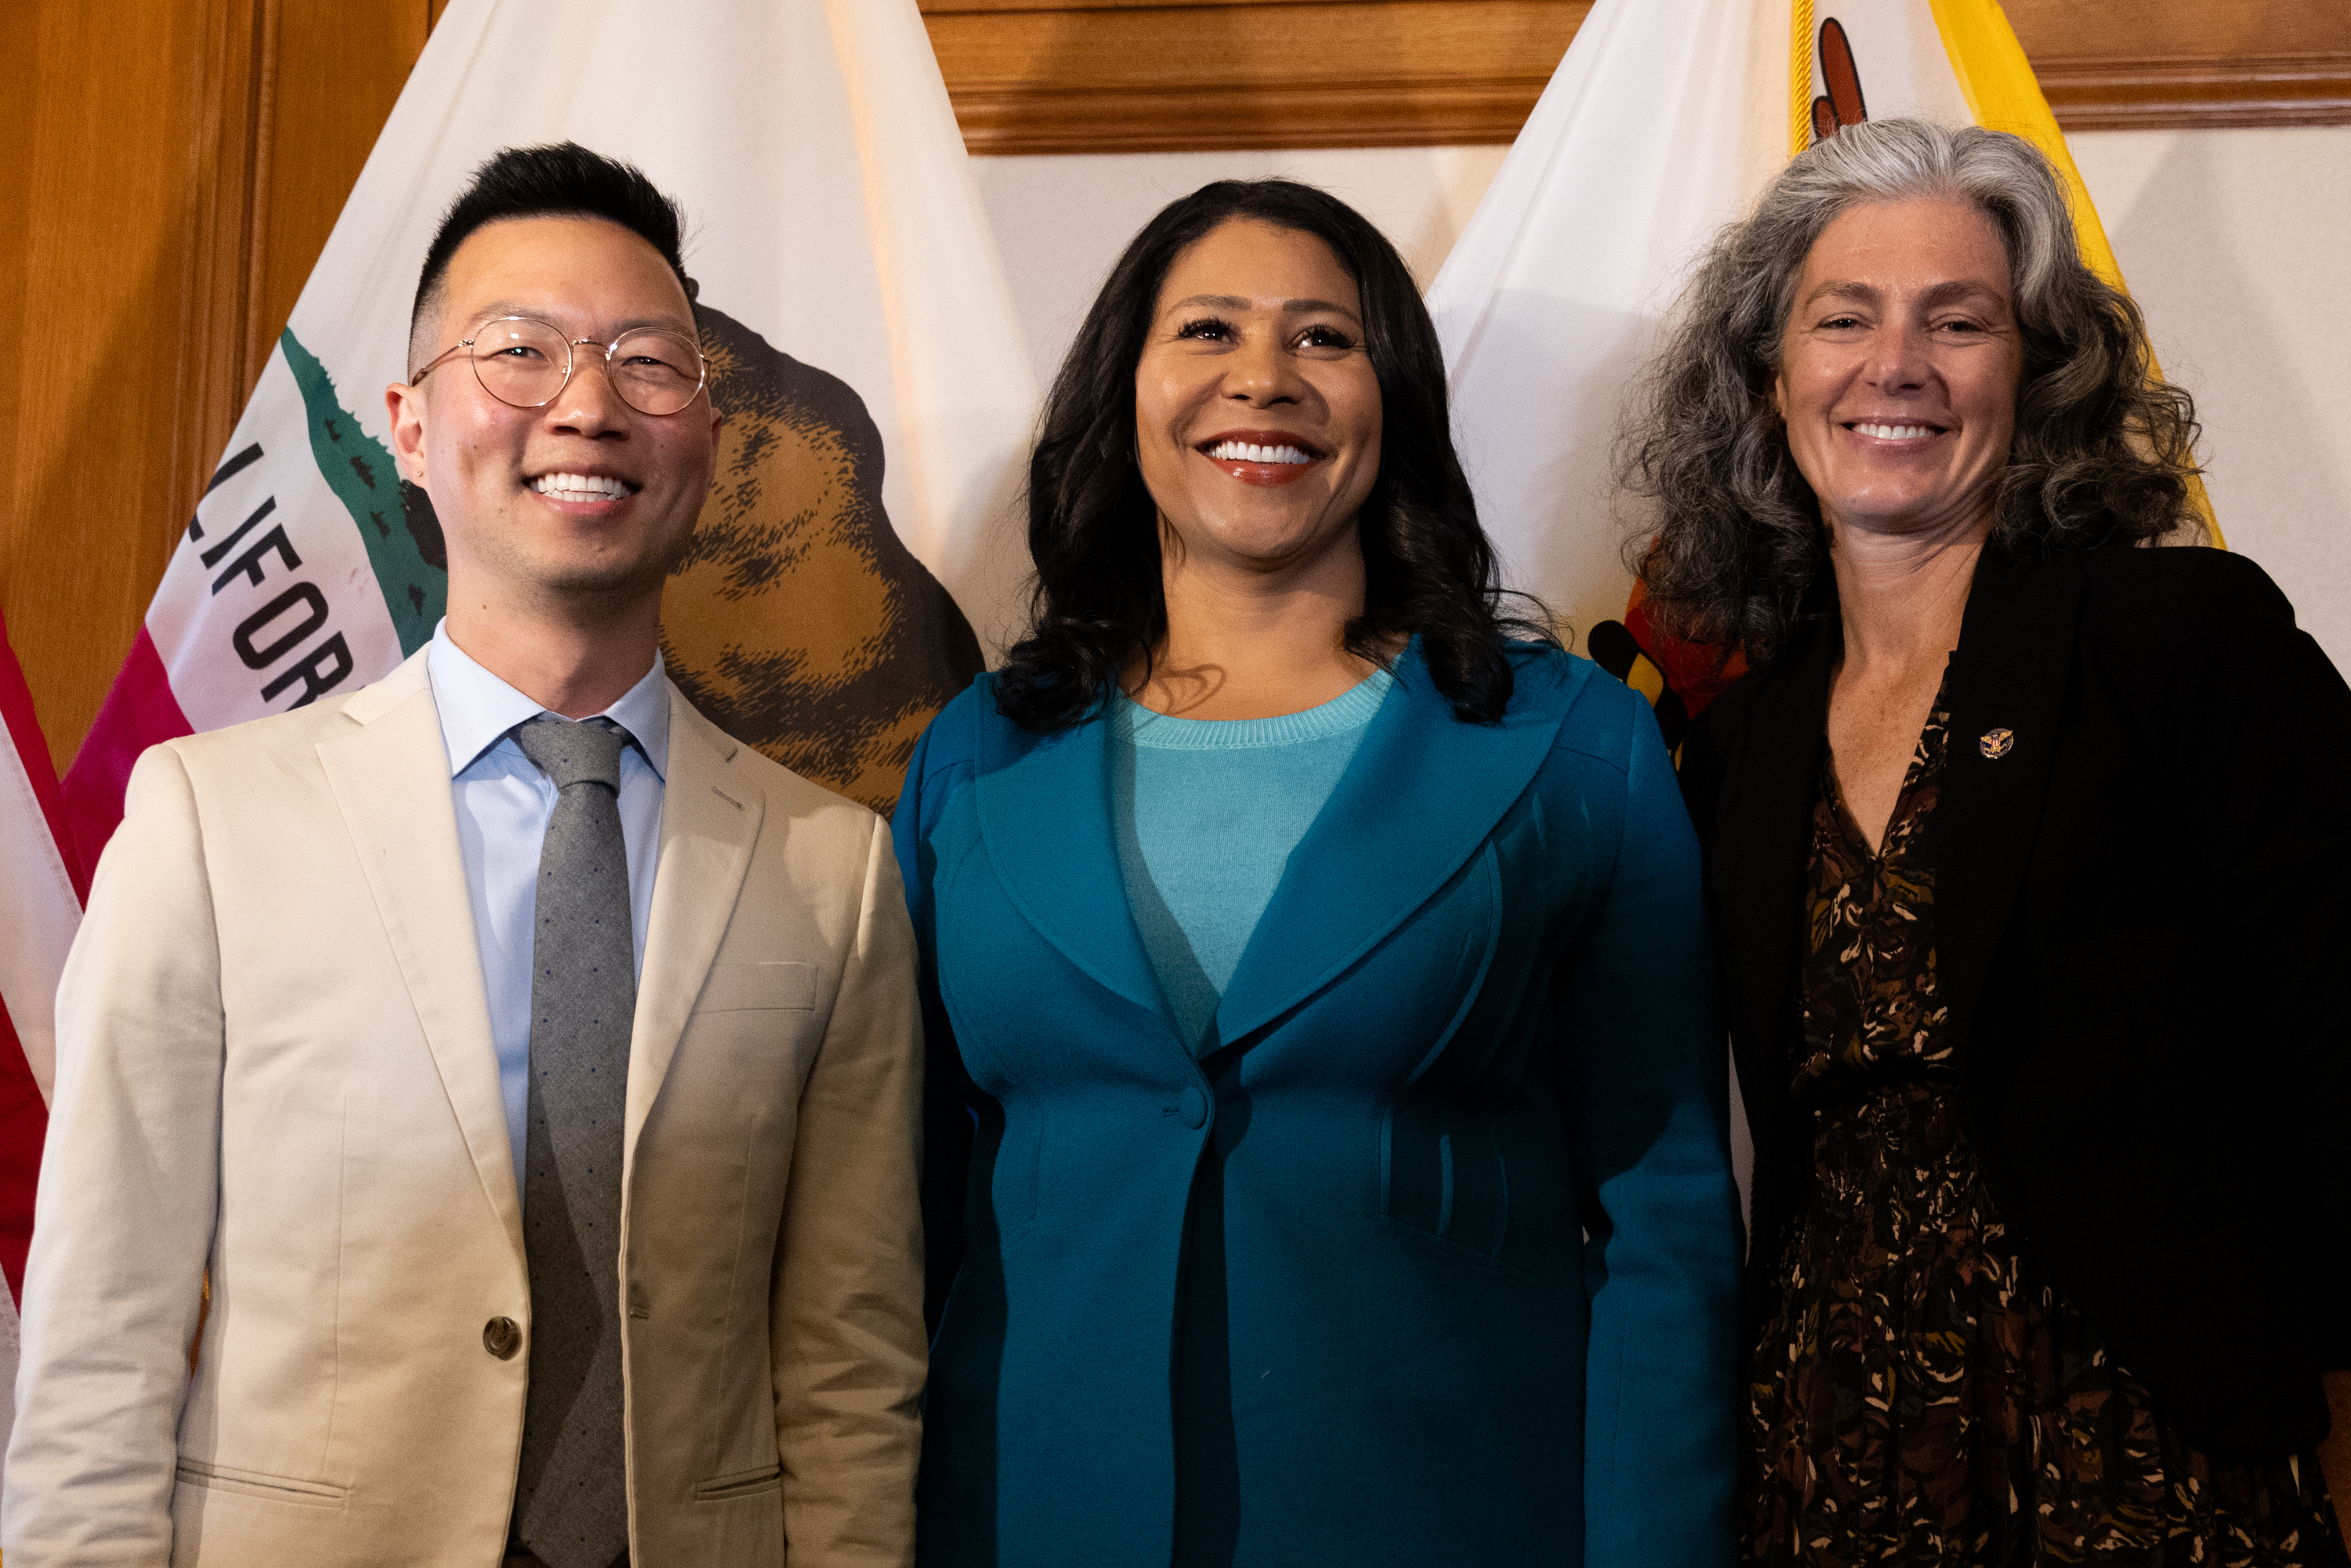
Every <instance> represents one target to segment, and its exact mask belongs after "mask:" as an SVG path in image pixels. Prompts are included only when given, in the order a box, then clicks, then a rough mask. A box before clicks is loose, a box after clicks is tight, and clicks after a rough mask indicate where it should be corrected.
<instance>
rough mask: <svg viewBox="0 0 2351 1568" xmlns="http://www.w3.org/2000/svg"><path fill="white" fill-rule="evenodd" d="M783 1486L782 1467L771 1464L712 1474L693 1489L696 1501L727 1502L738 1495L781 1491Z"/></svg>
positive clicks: (747, 1495) (755, 1494)
mask: <svg viewBox="0 0 2351 1568" xmlns="http://www.w3.org/2000/svg"><path fill="white" fill-rule="evenodd" d="M783 1487H784V1467H783V1466H782V1465H781V1464H773V1465H769V1466H768V1467H767V1468H766V1469H757V1470H737V1471H735V1472H734V1473H733V1474H731V1475H724V1476H713V1477H711V1478H710V1479H708V1480H706V1481H703V1482H700V1483H699V1484H697V1485H696V1486H695V1489H694V1500H695V1501H696V1502H729V1501H732V1500H734V1499H736V1498H738V1497H757V1496H758V1495H759V1494H760V1493H761V1492H771V1491H781V1490H783Z"/></svg>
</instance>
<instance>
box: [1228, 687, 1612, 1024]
mask: <svg viewBox="0 0 2351 1568" xmlns="http://www.w3.org/2000/svg"><path fill="white" fill-rule="evenodd" d="M1395 674H1396V688H1395V691H1393V692H1391V693H1390V694H1389V695H1388V699H1387V700H1386V701H1385V702H1384V703H1383V704H1381V705H1380V711H1379V713H1378V714H1377V715H1376V716H1374V718H1373V720H1372V725H1371V731H1370V733H1369V734H1367V735H1365V736H1364V741H1363V745H1362V746H1361V747H1359V748H1358V749H1357V751H1356V753H1355V756H1354V759H1353V761H1352V762H1351V763H1350V764H1349V765H1348V768H1347V771H1346V773H1345V774H1344V775H1343V777H1342V778H1341V779H1340V780H1339V783H1338V787H1337V788H1336V789H1333V790H1332V793H1331V799H1330V800H1328V801H1327V802H1325V803H1324V805H1323V807H1322V811H1321V813H1320V814H1319V815H1317V816H1316V817H1315V819H1314V821H1313V824H1312V825H1311V827H1309V828H1308V829H1307V831H1306V836H1305V837H1304V838H1303V839H1301V840H1300V841H1299V844H1298V847H1297V848H1296V849H1295V850H1293V851H1291V852H1290V861H1289V864H1288V865H1287V866H1286V867H1285V868H1284V870H1283V872H1282V875H1281V880H1280V883H1278V884H1277V885H1276V886H1275V888H1274V891H1273V897H1272V900H1271V901H1270V903H1268V904H1267V905H1266V908H1265V913H1264V915H1261V916H1260V917H1259V920H1258V923H1257V928H1256V930H1255V931H1254V932H1253V933H1252V934H1251V936H1250V937H1249V946H1247V947H1245V948H1244V949H1243V950H1242V952H1241V957H1240V963H1239V965H1238V967H1236V968H1235V969H1234V971H1233V977H1232V981H1231V983H1230V984H1229V985H1228V986H1227V987H1226V988H1225V996H1224V1001H1223V1003H1222V1005H1221V1006H1219V1007H1218V1008H1217V1030H1216V1034H1217V1039H1218V1040H1223V1041H1226V1042H1231V1041H1234V1040H1239V1039H1241V1038H1242V1037H1243V1036H1245V1035H1247V1034H1248V1033H1249V1031H1250V1030H1255V1029H1258V1028H1259V1027H1261V1026H1263V1025H1264V1024H1265V1023H1266V1022H1267V1021H1268V1020H1269V1019H1273V1018H1275V1017H1277V1016H1279V1015H1280V1014H1281V1013H1282V1012H1285V1011H1287V1010H1288V1009H1290V1008H1291V1007H1293V1006H1295V1005H1296V1004H1297V1003H1298V1002H1299V1001H1301V1000H1302V999H1303V998H1306V997H1308V996H1311V995H1312V994H1313V993H1314V992H1315V991H1317V990H1319V989H1321V988H1322V987H1323V986H1326V985H1328V984H1329V983H1330V982H1331V981H1332V979H1333V978H1334V977H1336V976H1337V975H1338V974H1339V972H1340V971H1341V970H1342V969H1344V968H1345V967H1347V966H1348V965H1350V964H1352V963H1353V962H1354V961H1355V960H1356V959H1357V958H1359V957H1361V956H1363V955H1364V953H1366V952H1368V951H1369V950H1370V949H1371V948H1372V946H1374V944H1376V943H1377V942H1379V941H1380V940H1381V938H1383V937H1384V936H1387V935H1388V933H1390V932H1391V931H1393V930H1395V928H1396V926H1397V925H1401V924H1402V923H1403V922H1404V921H1405V919H1406V918H1407V917H1408V916H1409V915H1411V914H1412V913H1413V912H1414V911H1415V910H1416V909H1418V908H1419V907H1420V906H1421V905H1422V904H1426V902H1428V900H1429V899H1430V898H1431V897H1433V896H1434V895H1435V894H1436V893H1437V890H1438V889H1439V888H1441V887H1443V886H1444V885H1445V883H1446V882H1447V879H1449V878H1450V877H1451V876H1452V875H1453V874H1454V873H1456V872H1458V871H1459V870H1460V869H1461V867H1462V866H1463V864H1465V863H1466V862H1468V859H1469V857H1470V856H1471V855H1473V854H1475V853H1476V852H1477V851H1478V848H1479V845H1480V844H1482V843H1484V842H1485V841H1486V837H1487V835H1488V834H1489V833H1490V832H1491V831H1493V829H1494V824H1495V823H1496V822H1498V821H1500V820H1501V818H1502V815H1503V813H1505V812H1506V811H1508V810H1510V806H1511V804H1512V803H1513V802H1515V801H1516V800H1518V798H1519V797H1520V795H1521V794H1523V793H1524V792H1525V790H1526V788H1527V785H1528V783H1529V782H1530V781H1531V780H1532V779H1533V778H1534V776H1535V773H1536V770H1537V769H1539V768H1541V766H1542V763H1543V758H1545V757H1547V756H1549V755H1550V752H1551V747H1552V739H1553V738H1554V737H1556V736H1557V735H1558V733H1559V727H1560V725H1561V723H1562V721H1563V720H1564V719H1565V717H1566V716H1567V712H1568V709H1569V708H1570V707H1571V706H1573V703H1574V700H1575V697H1576V695H1577V694H1578V693H1580V692H1581V691H1582V690H1583V683H1584V682H1585V681H1586V680H1587V679H1589V678H1590V677H1591V675H1592V674H1593V665H1590V664H1582V663H1577V664H1568V663H1567V662H1566V661H1564V660H1560V659H1555V658H1554V659H1549V660H1530V661H1526V662H1524V663H1522V664H1520V666H1519V678H1518V689H1517V691H1516V693H1515V694H1514V695H1513V696H1512V699H1511V702H1510V711H1509V713H1508V714H1507V715H1505V716H1504V717H1503V719H1502V721H1501V722H1500V723H1499V724H1494V725H1483V724H1464V723H1463V722H1461V721H1460V720H1459V719H1458V718H1456V717H1454V716H1453V707H1452V705H1451V704H1449V703H1447V701H1446V700H1445V697H1444V695H1443V694H1441V693H1439V692H1438V691H1437V686H1436V684H1435V683H1434V682H1433V681H1431V680H1430V679H1429V675H1428V667H1427V665H1426V664H1425V663H1423V662H1422V660H1421V657H1420V649H1419V644H1418V643H1417V642H1416V643H1414V644H1413V645H1412V646H1411V647H1410V648H1409V649H1407V650H1406V652H1405V654H1404V656H1403V657H1402V658H1400V659H1399V660H1397V662H1396V667H1395Z"/></svg>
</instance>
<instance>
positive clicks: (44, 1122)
mask: <svg viewBox="0 0 2351 1568" xmlns="http://www.w3.org/2000/svg"><path fill="white" fill-rule="evenodd" d="M48 1135H49V1108H48V1106H47V1104H46V1103H43V1101H42V1099H41V1086H40V1085H39V1084H37V1083H36V1082H33V1070H32V1068H30V1067H29V1066H27V1065H26V1062H25V1047H24V1045H23V1043H22V1042H21V1041H19V1040H17V1038H16V1024H15V1023H14V1022H12V1021H11V1020H10V1019H9V1017H8V1009H7V1007H6V1005H5V1003H0V1273H5V1275H7V1277H8V1294H9V1295H10V1296H11V1297H12V1298H13V1299H14V1300H15V1301H16V1302H17V1303H18V1304H19V1305H22V1304H23V1302H24V1300H25V1254H26V1251H27V1250H29V1249H31V1247H32V1245H33V1197H34V1194H35V1193H36V1192H37V1190H38V1188H39V1186H40V1180H41V1145H42V1143H43V1142H44V1141H45V1140H46V1139H47V1137H48Z"/></svg>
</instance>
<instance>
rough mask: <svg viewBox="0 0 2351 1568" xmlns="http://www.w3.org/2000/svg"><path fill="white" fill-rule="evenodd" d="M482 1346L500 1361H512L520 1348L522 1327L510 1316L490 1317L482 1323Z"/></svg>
mask: <svg viewBox="0 0 2351 1568" xmlns="http://www.w3.org/2000/svg"><path fill="white" fill-rule="evenodd" d="M482 1348H483V1349H484V1350H486V1351H488V1352H489V1353H490V1354H492V1355H495V1356H496V1357H497V1358H498V1359H499V1360H500V1361H512V1360H513V1359H514V1353H515V1352H517V1351H518V1350H520V1349H521V1348H522V1329H521V1327H520V1326H519V1325H518V1324H517V1323H516V1322H515V1321H514V1319H512V1318H492V1319H491V1320H490V1321H489V1322H486V1323H484V1324H483V1325H482Z"/></svg>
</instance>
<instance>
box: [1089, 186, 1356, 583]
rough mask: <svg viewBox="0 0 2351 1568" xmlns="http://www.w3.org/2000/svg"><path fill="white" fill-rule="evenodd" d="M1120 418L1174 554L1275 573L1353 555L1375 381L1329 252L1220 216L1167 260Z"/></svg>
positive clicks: (1351, 301)
mask: <svg viewBox="0 0 2351 1568" xmlns="http://www.w3.org/2000/svg"><path fill="white" fill-rule="evenodd" d="M1134 422H1135V444H1136V450H1137V455H1138V457H1139V459H1140V461H1141V464H1142V468H1143V480H1144V485H1145V486H1148V487H1149V489H1150V491H1151V497H1152V499H1153V500H1154V501H1155V502H1156V503H1157V504H1158V507H1159V515H1160V518H1161V528H1162V533H1163V538H1165V535H1167V534H1173V535H1174V536H1175V548H1176V549H1180V550H1181V551H1182V553H1183V558H1184V559H1186V561H1188V562H1190V563H1192V564H1195V565H1208V564H1221V565H1229V566H1233V567H1238V568H1241V569H1244V570H1254V571H1259V572H1265V571H1279V570H1285V569H1289V568H1294V567H1299V566H1302V565H1306V564H1309V563H1311V562H1312V561H1314V560H1316V559H1320V558H1322V556H1324V555H1325V554H1326V553H1327V552H1329V551H1330V550H1332V549H1339V548H1344V549H1355V548H1357V546H1356V543H1355V515H1356V513H1357V512H1359V511H1360V510H1361V509H1362V508H1363V505H1364V497H1367V496H1369V495H1370V494H1371V490H1372V484H1373V482H1374V480H1375V479H1376V478H1377V477H1378V476H1379V471H1380V422H1381V405H1380V383H1379V378H1378V377H1377V375H1375V374H1374V371H1373V369H1372V361H1371V356H1370V355H1369V354H1368V353H1366V352H1365V351H1364V322H1363V301H1362V297H1361V293H1360V291H1359V290H1358V289H1357V288H1356V287H1355V280H1354V279H1353V278H1352V277H1349V276H1348V275H1347V271H1346V269H1345V268H1344V267H1341V266H1340V265H1339V261H1338V258H1337V257H1336V256H1332V253H1331V248H1330V246H1326V245H1325V244H1323V243H1322V240H1320V239H1318V238H1316V237H1315V236H1314V235H1310V234H1302V233H1300V232H1299V231H1297V230H1295V229H1285V228H1277V227H1275V226H1274V225H1270V224H1266V223H1261V222H1258V221H1256V220H1254V219H1247V218H1233V219H1228V220H1227V221H1226V222H1225V223H1223V224H1221V225H1217V227H1216V228H1214V229H1211V230H1209V231H1208V233H1207V234H1206V235H1202V236H1201V237H1200V238H1199V239H1198V240H1197V241H1196V242H1194V244H1193V245H1192V246H1190V247H1189V248H1188V249H1186V250H1185V251H1184V252H1183V254H1181V255H1180V256H1177V257H1176V258H1175V265H1174V266H1172V267H1169V268H1168V269H1167V277H1166V279H1165V281H1164V282H1163V283H1162V284H1161V285H1160V288H1159V300H1158V305H1157V308H1156V310H1155V313H1154V316H1153V319H1152V323H1151V331H1150V335H1149V337H1148V339H1147V340H1145V342H1144V350H1143V357H1142V359H1141V360H1140V361H1138V362H1137V363H1136V365H1135V367H1134Z"/></svg>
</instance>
